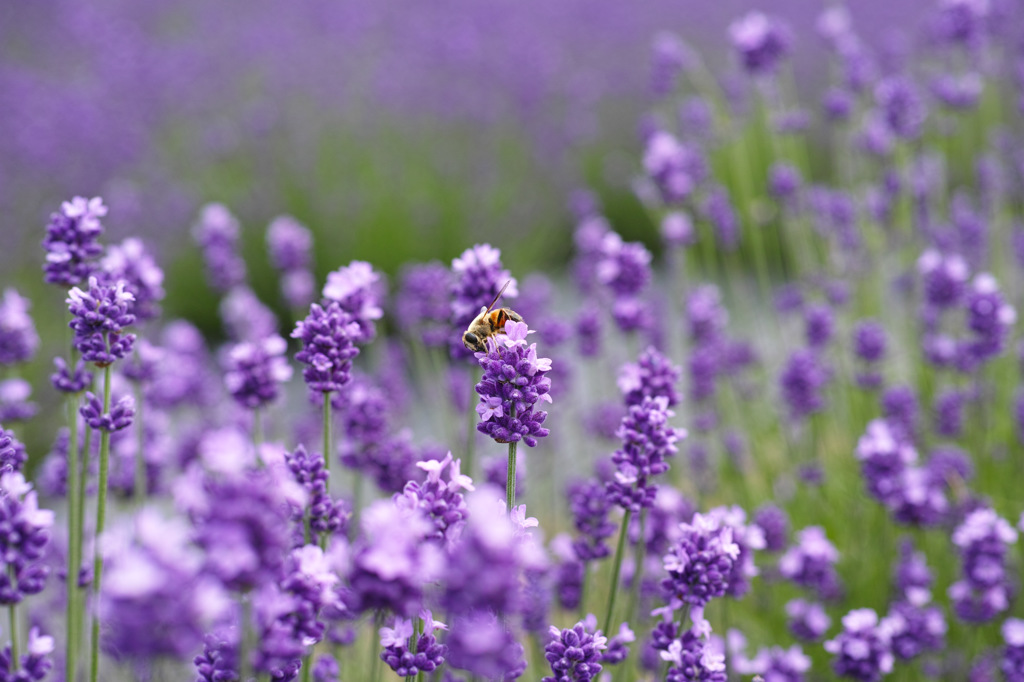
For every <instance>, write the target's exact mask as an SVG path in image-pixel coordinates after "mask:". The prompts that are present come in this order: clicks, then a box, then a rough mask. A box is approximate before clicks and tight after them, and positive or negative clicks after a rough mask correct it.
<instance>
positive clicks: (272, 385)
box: [224, 335, 292, 409]
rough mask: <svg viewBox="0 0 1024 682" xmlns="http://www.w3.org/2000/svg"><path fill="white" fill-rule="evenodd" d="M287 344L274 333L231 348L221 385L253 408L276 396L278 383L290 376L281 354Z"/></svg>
mask: <svg viewBox="0 0 1024 682" xmlns="http://www.w3.org/2000/svg"><path fill="white" fill-rule="evenodd" d="M287 348H288V344H287V343H285V340H284V339H282V338H281V337H280V336H277V335H274V336H268V337H267V338H265V339H263V340H262V341H258V342H248V341H247V342H244V343H239V344H236V345H235V346H233V347H232V348H231V350H230V351H229V353H228V356H227V362H226V365H227V368H226V369H227V371H226V372H225V374H224V385H225V386H227V389H228V392H229V393H230V394H231V395H232V397H234V399H235V400H237V401H238V403H239V404H241V405H242V406H244V407H247V408H249V409H255V408H257V407H260V406H262V405H265V404H267V403H270V402H272V401H273V400H274V399H275V398H277V394H278V389H279V386H280V384H282V383H284V382H286V381H288V380H289V379H291V377H292V368H291V365H289V364H288V361H287V360H286V359H285V357H284V352H285V350H287Z"/></svg>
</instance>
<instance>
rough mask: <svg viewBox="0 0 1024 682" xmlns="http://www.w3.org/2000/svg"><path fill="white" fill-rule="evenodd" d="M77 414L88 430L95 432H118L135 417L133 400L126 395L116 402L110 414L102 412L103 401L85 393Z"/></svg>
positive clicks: (126, 426)
mask: <svg viewBox="0 0 1024 682" xmlns="http://www.w3.org/2000/svg"><path fill="white" fill-rule="evenodd" d="M78 411H79V413H80V414H81V415H82V418H83V419H84V420H85V423H86V424H88V425H89V427H90V428H93V429H96V430H97V431H108V432H113V431H120V430H121V429H126V428H128V427H129V426H131V424H132V419H133V418H134V417H135V398H133V397H132V396H130V395H126V396H124V397H122V398H121V399H120V400H118V401H117V402H116V403H115V404H114V406H113V407H112V408H111V410H110V412H104V411H103V401H102V400H101V399H100V398H99V397H97V396H96V395H94V394H93V393H91V392H86V394H85V400H84V401H83V403H82V406H81V407H80V408H79V410H78Z"/></svg>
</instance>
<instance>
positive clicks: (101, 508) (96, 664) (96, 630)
mask: <svg viewBox="0 0 1024 682" xmlns="http://www.w3.org/2000/svg"><path fill="white" fill-rule="evenodd" d="M110 375H111V371H110V365H107V366H106V367H104V368H103V414H108V413H109V412H110ZM109 474H110V431H107V430H106V429H103V430H102V431H100V480H99V486H98V488H97V489H96V530H95V533H96V535H95V541H94V542H93V559H92V596H93V599H92V609H93V612H92V655H91V657H90V661H89V680H90V682H97V681H98V680H99V675H100V611H99V600H100V580H101V578H102V577H103V551H102V548H101V547H100V536H102V535H103V526H104V524H105V523H106V520H107V479H108V477H109Z"/></svg>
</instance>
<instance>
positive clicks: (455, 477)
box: [395, 452, 474, 546]
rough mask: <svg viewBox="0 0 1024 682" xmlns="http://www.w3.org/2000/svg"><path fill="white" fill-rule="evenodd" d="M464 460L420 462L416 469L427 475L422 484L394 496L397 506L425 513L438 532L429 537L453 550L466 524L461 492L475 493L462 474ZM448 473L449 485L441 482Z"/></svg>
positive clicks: (410, 484) (411, 483)
mask: <svg viewBox="0 0 1024 682" xmlns="http://www.w3.org/2000/svg"><path fill="white" fill-rule="evenodd" d="M460 464H461V460H455V461H452V453H450V452H449V453H448V454H447V455H445V457H444V459H442V460H440V461H439V460H436V459H435V460H430V461H426V462H417V463H416V466H417V467H419V468H420V469H423V470H424V471H426V472H427V480H426V481H423V482H419V481H409V482H408V483H406V484H405V488H404V489H403V490H402V494H401V495H395V503H396V504H398V505H401V506H410V507H415V508H419V509H421V510H423V511H424V512H425V513H426V514H427V516H428V517H429V518H430V519H431V521H433V523H434V527H435V531H434V533H432V534H431V535H429V536H428V537H429V538H430V539H433V540H441V541H443V542H444V544H445V545H446V546H451V545H452V544H453V543H454V541H455V540H456V539H457V538H458V537H459V535H460V534H461V531H462V527H463V526H464V525H465V522H466V501H465V499H464V498H463V496H462V493H461V492H460V491H462V490H467V491H472V490H474V487H473V480H472V479H471V478H470V477H469V476H466V475H465V474H463V473H462V472H461V471H460V469H459V465H460ZM445 469H448V479H449V480H448V482H447V483H442V482H441V474H442V473H443V472H444V470H445Z"/></svg>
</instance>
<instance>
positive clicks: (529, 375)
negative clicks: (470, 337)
mask: <svg viewBox="0 0 1024 682" xmlns="http://www.w3.org/2000/svg"><path fill="white" fill-rule="evenodd" d="M529 333H530V330H529V328H528V327H527V326H526V323H525V322H513V321H512V320H509V321H508V322H506V323H505V333H504V334H496V335H494V336H492V337H491V339H492V343H491V344H490V345H489V348H488V351H487V353H477V354H476V355H477V360H478V361H479V362H480V366H481V367H482V368H483V370H484V373H483V377H482V379H481V380H480V383H479V384H477V385H476V392H477V394H479V396H480V404H479V405H477V406H476V411H477V414H479V415H480V423H479V424H477V430H478V431H480V432H481V433H484V434H487V435H488V436H490V437H491V438H493V439H494V440H496V441H497V442H499V443H510V442H517V441H520V440H522V441H523V442H524V443H526V444H527V445H528V446H530V447H531V448H532V447H536V445H537V439H538V438H543V437H544V436H547V435H548V430H547V429H546V428H544V427H543V426H542V424H543V423H544V420H545V418H547V416H548V415H547V412H542V411H540V410H535V406H536V404H537V403H538V402H540V401H547V402H551V396H550V395H549V394H548V391H549V390H550V388H551V380H550V379H548V378H547V377H546V376H545V375H546V374H547V373H548V372H549V371H550V370H551V360H550V359H549V358H538V357H537V344H535V343H533V344H530V345H529V346H527V345H526V336H527V334H529Z"/></svg>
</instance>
